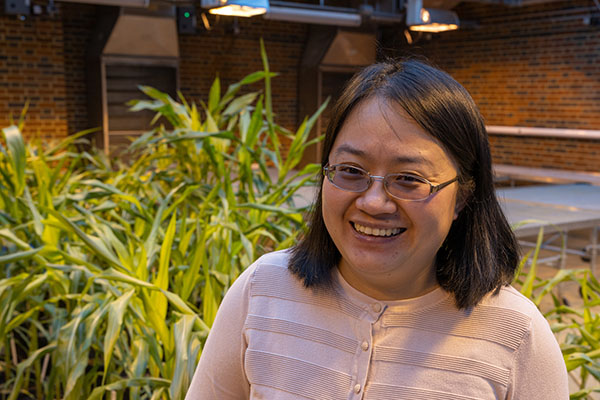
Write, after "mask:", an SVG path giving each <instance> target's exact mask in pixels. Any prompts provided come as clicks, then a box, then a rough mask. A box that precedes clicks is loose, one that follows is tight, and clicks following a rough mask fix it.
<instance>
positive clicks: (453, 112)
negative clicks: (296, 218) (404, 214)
mask: <svg viewBox="0 0 600 400" xmlns="http://www.w3.org/2000/svg"><path fill="white" fill-rule="evenodd" d="M374 96H377V97H380V98H382V99H384V100H387V101H393V102H395V103H397V104H398V105H400V106H401V107H402V108H403V109H404V111H405V112H406V113H407V114H408V115H409V116H410V117H412V118H413V119H414V120H415V121H416V122H417V123H418V124H419V125H420V126H421V127H422V128H423V129H424V130H425V131H426V132H428V133H429V134H431V136H433V137H434V138H435V139H437V140H438V142H439V143H441V145H442V147H444V149H445V150H446V151H448V152H449V154H450V155H451V156H452V158H453V159H454V161H455V163H456V165H457V167H458V176H459V194H458V198H459V201H463V202H464V207H463V209H462V210H461V211H460V213H459V215H458V217H457V219H456V220H454V222H453V223H452V226H451V228H450V231H449V233H448V235H447V237H446V239H445V240H444V243H443V244H442V246H441V248H440V249H439V250H438V253H437V256H436V278H437V281H438V283H439V284H440V286H441V287H442V288H443V289H444V290H446V291H447V292H449V293H452V294H453V296H454V299H455V302H456V305H457V307H458V308H468V307H472V306H474V305H476V304H477V303H479V302H480V301H481V299H482V298H483V297H484V296H485V295H486V294H488V293H490V292H492V291H494V290H499V289H500V288H501V287H502V286H504V285H508V284H510V283H511V282H512V280H513V278H514V275H515V272H516V268H517V265H518V261H519V249H518V244H517V241H516V239H515V236H514V234H513V231H512V229H511V228H510V225H509V224H508V222H507V220H506V217H505V216H504V213H503V212H502V209H501V208H500V204H499V203H498V200H497V198H496V194H495V190H494V179H493V173H492V158H491V153H490V148H489V142H488V137H487V132H486V129H485V125H484V122H483V118H482V116H481V114H480V113H479V110H478V108H477V106H476V105H475V102H474V101H473V99H472V98H471V96H470V95H469V93H468V92H467V91H466V89H465V88H463V87H462V86H461V85H460V84H459V83H458V82H457V81H456V80H454V79H453V78H452V77H451V76H450V75H448V74H447V73H445V72H443V71H441V70H439V69H436V68H434V67H432V66H430V65H428V64H426V63H425V62H423V61H418V60H414V59H408V60H402V61H386V62H381V63H378V64H374V65H371V66H369V67H367V68H365V69H363V70H362V71H361V72H359V73H357V74H356V75H355V76H354V77H353V78H352V79H351V80H350V82H349V83H348V84H347V86H346V88H345V89H344V91H343V93H342V95H341V96H340V98H339V99H338V101H337V102H336V104H335V106H334V108H333V112H332V117H331V119H330V121H329V125H328V127H327V131H326V134H325V140H324V144H323V154H322V159H321V165H322V166H325V165H327V162H328V159H329V153H330V152H331V149H332V147H333V143H334V141H335V139H336V137H337V135H338V132H339V130H340V129H341V127H342V125H343V123H344V121H345V120H346V118H347V117H348V115H349V114H350V112H352V110H353V109H354V108H355V107H356V106H357V105H358V104H359V103H361V102H363V101H365V100H366V99H368V98H372V97H374ZM319 183H320V185H319V187H320V188H319V190H318V193H317V196H316V198H315V202H314V205H313V208H312V210H311V213H310V216H309V228H308V231H307V232H306V234H305V235H304V236H303V237H302V238H301V239H300V241H299V243H298V244H297V245H296V246H294V247H293V248H292V250H291V257H290V261H289V269H290V270H291V271H292V272H293V273H294V274H295V275H296V276H298V277H299V278H300V279H301V280H302V281H303V282H304V285H305V286H306V287H313V288H317V287H323V286H329V285H331V282H332V274H331V271H332V269H333V268H335V267H336V266H337V264H338V263H339V261H340V259H341V255H340V252H339V251H338V249H337V248H336V246H335V244H334V243H333V240H332V239H331V237H330V236H329V233H328V231H327V228H326V227H325V222H324V221H323V216H322V212H321V208H322V183H323V175H322V174H321V175H320V178H319Z"/></svg>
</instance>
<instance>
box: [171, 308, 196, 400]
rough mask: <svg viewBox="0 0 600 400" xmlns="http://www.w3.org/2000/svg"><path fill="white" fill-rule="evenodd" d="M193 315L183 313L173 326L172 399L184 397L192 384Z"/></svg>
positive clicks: (176, 399)
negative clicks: (190, 360) (173, 367)
mask: <svg viewBox="0 0 600 400" xmlns="http://www.w3.org/2000/svg"><path fill="white" fill-rule="evenodd" d="M195 319H196V317H195V316H193V315H183V316H182V317H181V318H180V319H179V321H177V322H176V323H175V326H174V327H173V337H174V339H175V371H174V373H173V380H172V382H171V387H170V389H169V392H170V394H171V399H173V400H179V399H183V397H184V395H185V392H186V390H187V387H188V386H189V385H190V382H191V380H192V376H193V373H194V371H193V370H191V371H190V369H189V358H190V353H192V351H191V349H190V348H189V346H190V344H192V343H190V339H191V334H192V329H193V328H194V320H195Z"/></svg>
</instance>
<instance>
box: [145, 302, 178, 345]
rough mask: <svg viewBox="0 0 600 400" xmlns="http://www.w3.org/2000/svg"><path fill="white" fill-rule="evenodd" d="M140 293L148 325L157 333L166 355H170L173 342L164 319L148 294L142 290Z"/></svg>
mask: <svg viewBox="0 0 600 400" xmlns="http://www.w3.org/2000/svg"><path fill="white" fill-rule="evenodd" d="M141 294H142V301H143V303H144V309H145V316H146V318H147V320H148V321H149V322H150V326H151V327H152V328H154V330H155V331H156V333H157V334H158V337H159V338H160V340H161V341H162V345H163V346H164V348H165V351H166V352H167V355H168V356H170V355H171V354H172V353H173V350H172V349H173V343H172V338H171V335H170V334H169V330H168V328H167V325H166V321H165V320H164V319H161V318H160V317H159V316H158V312H157V310H156V307H154V303H152V300H151V299H150V296H148V295H147V294H146V292H145V291H144V290H142V291H141Z"/></svg>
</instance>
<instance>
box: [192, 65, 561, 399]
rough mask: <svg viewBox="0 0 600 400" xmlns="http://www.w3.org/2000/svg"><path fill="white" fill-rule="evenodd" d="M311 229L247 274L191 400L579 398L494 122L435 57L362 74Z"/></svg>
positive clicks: (228, 304) (224, 311)
mask: <svg viewBox="0 0 600 400" xmlns="http://www.w3.org/2000/svg"><path fill="white" fill-rule="evenodd" d="M321 163H322V167H323V175H322V176H321V186H320V191H319V193H318V196H317V198H316V202H315V206H314V208H313V211H312V216H311V220H310V228H309V231H308V232H307V234H306V235H305V236H304V238H303V239H302V240H301V241H300V242H299V243H298V244H297V245H296V246H295V247H294V248H292V249H290V250H287V251H280V252H274V253H271V254H267V255H265V256H263V257H261V258H260V259H259V260H258V261H256V262H255V263H254V264H253V265H252V266H251V267H250V268H248V269H247V270H246V271H245V272H244V273H243V274H242V275H241V276H240V278H239V279H238V280H237V281H236V282H235V284H234V285H233V286H232V287H231V289H230V290H229V292H228V293H227V296H226V297H225V300H224V301H223V304H222V305H221V308H220V310H219V313H218V316H217V319H216V321H215V324H214V326H213V328H212V331H211V334H210V335H209V337H208V339H207V342H206V345H205V348H204V352H203V354H202V357H201V359H200V364H199V366H198V369H197V371H196V374H195V376H194V379H193V381H192V385H191V387H190V390H189V392H188V396H187V399H190V400H191V399H219V400H222V399H318V400H322V399H377V400H379V399H411V400H414V399H423V400H425V399H427V400H429V399H436V400H438V399H448V400H450V399H452V400H456V399H524V400H532V399H533V400H535V399H539V400H542V399H543V400H554V399H561V400H562V399H567V398H568V397H569V394H568V384H567V373H566V369H565V365H564V362H563V358H562V356H561V353H560V349H559V347H558V345H557V343H556V341H555V339H554V336H553V334H552V332H551V331H550V328H549V326H548V324H547V322H546V321H545V319H544V318H543V316H542V315H541V314H540V313H539V311H538V310H537V309H536V307H535V306H534V305H533V304H532V303H531V302H530V301H528V300H527V299H526V298H525V297H523V296H522V295H521V294H519V293H518V292H517V291H516V290H515V289H514V288H512V287H511V286H510V285H509V284H510V282H511V281H512V279H513V276H514V273H515V268H516V266H517V262H518V249H517V244H516V241H515V238H514V236H513V234H512V231H511V229H510V227H509V225H508V223H507V221H506V219H505V217H504V215H503V213H502V211H501V209H500V207H499V204H498V202H497V200H496V197H495V194H494V187H493V177H492V169H491V157H490V151H489V145H488V141H487V135H486V132H485V126H484V124H483V120H482V118H481V116H480V114H479V112H478V110H477V108H476V106H475V104H474V103H473V100H472V99H471V97H470V96H469V95H468V93H467V92H466V90H465V89H464V88H463V87H462V86H460V84H458V83H457V82H456V81H455V80H453V79H452V78H451V77H450V76H449V75H447V74H446V73H444V72H441V71H439V70H437V69H435V68H433V67H430V66H428V65H426V64H423V63H421V62H419V61H414V60H407V61H404V62H399V63H393V62H388V63H381V64H376V65H373V66H370V67H368V68H366V69H365V70H363V71H362V72H360V73H359V74H358V75H357V76H355V77H354V78H353V79H352V80H351V82H350V83H349V85H348V86H347V88H346V89H345V91H344V93H343V95H342V96H341V98H340V100H339V101H338V103H337V105H336V107H335V109H334V112H333V118H332V120H331V122H330V124H329V127H328V131H327V133H326V138H325V142H324V146H323V158H322V162H321Z"/></svg>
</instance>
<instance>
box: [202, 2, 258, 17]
mask: <svg viewBox="0 0 600 400" xmlns="http://www.w3.org/2000/svg"><path fill="white" fill-rule="evenodd" d="M202 7H204V8H208V9H209V10H208V12H209V13H211V14H217V15H227V16H232V17H253V16H255V15H261V14H265V13H266V12H267V11H269V1H268V0H202Z"/></svg>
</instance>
